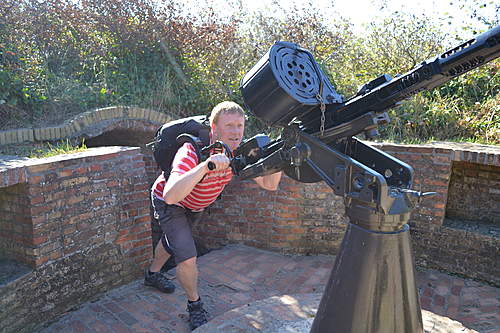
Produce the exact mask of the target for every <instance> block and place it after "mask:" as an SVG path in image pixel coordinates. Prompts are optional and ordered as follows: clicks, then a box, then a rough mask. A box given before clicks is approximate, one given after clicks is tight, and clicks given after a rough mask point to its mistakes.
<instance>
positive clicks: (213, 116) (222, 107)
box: [209, 101, 245, 125]
mask: <svg viewBox="0 0 500 333" xmlns="http://www.w3.org/2000/svg"><path fill="white" fill-rule="evenodd" d="M223 113H232V114H239V115H241V116H243V117H245V111H243V108H242V107H241V106H239V105H238V104H237V103H235V102H231V101H224V102H221V103H219V104H217V105H216V106H214V108H213V109H212V112H211V113H210V118H209V119H210V125H213V124H216V123H217V120H219V116H220V115H221V114H223Z"/></svg>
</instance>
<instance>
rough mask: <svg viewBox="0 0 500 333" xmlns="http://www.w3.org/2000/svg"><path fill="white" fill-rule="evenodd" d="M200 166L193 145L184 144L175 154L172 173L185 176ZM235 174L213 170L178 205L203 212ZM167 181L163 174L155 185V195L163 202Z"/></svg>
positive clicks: (227, 170) (230, 171)
mask: <svg viewBox="0 0 500 333" xmlns="http://www.w3.org/2000/svg"><path fill="white" fill-rule="evenodd" d="M196 165H198V157H197V156H196V151H195V150H194V147H193V145H191V144H190V143H187V142H186V143H184V145H183V146H182V147H181V148H179V150H178V151H177V153H176V154H175V157H174V161H173V162H172V171H171V174H172V173H174V172H175V173H178V174H184V173H186V172H188V171H189V170H191V169H192V168H194V167H195V166H196ZM232 177H233V172H232V170H231V168H227V169H226V170H222V171H219V170H211V171H208V172H207V173H206V174H205V177H203V179H202V180H201V181H200V182H199V183H198V184H196V185H195V187H194V188H193V190H192V191H191V192H190V193H189V194H188V195H187V196H186V197H185V198H184V199H183V200H181V201H179V202H178V203H177V204H178V205H180V206H182V207H184V208H187V209H190V210H192V211H201V210H203V209H204V208H206V207H208V206H209V205H210V204H211V203H212V202H214V201H215V199H217V197H218V196H219V194H220V193H221V192H222V190H224V187H225V186H226V185H227V184H228V183H229V182H230V181H231V178H232ZM165 184H166V180H165V176H164V174H163V172H162V173H161V175H160V176H159V177H158V178H157V179H156V181H155V183H154V184H153V193H154V195H155V196H156V197H157V198H159V199H161V200H163V189H164V188H165Z"/></svg>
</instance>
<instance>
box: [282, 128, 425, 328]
mask: <svg viewBox="0 0 500 333" xmlns="http://www.w3.org/2000/svg"><path fill="white" fill-rule="evenodd" d="M287 138H288V140H287ZM284 140H285V146H286V145H287V142H288V144H290V145H291V144H292V143H295V145H294V147H295V148H294V149H291V151H292V152H293V153H292V154H291V155H292V156H293V158H292V161H293V163H291V166H290V167H288V168H285V169H284V170H285V173H287V175H289V176H290V177H292V178H294V179H296V180H299V181H302V182H315V181H318V180H324V181H325V182H326V183H327V184H328V185H329V186H330V187H331V188H332V189H333V191H334V192H335V193H336V194H338V195H342V196H343V197H344V200H345V206H346V215H347V216H348V217H349V219H350V223H349V226H348V228H347V231H346V233H345V236H344V240H343V242H342V245H341V248H340V253H339V254H338V256H337V260H336V262H335V265H334V268H333V270H332V273H331V276H330V280H329V282H328V285H327V287H326V289H325V292H324V294H323V298H322V300H321V303H320V306H319V309H318V313H317V315H316V317H315V319H314V322H313V326H312V329H311V332H312V333H327V332H336V333H337V332H338V333H351V332H356V333H358V332H360V333H399V332H405V333H422V332H423V324H422V313H421V309H420V303H419V298H418V293H417V288H416V283H415V274H414V268H413V255H412V251H411V245H410V236H409V229H410V228H409V226H408V224H407V222H408V220H409V219H410V214H411V210H412V209H413V207H414V206H415V203H416V202H417V201H418V200H419V199H420V198H421V197H422V196H424V195H428V194H431V193H421V192H417V191H413V190H411V189H410V188H411V183H412V178H413V170H412V168H411V167H410V166H409V165H407V164H405V163H403V162H401V161H399V160H397V159H396V158H394V157H392V156H390V155H388V154H386V153H384V152H382V151H380V150H378V149H375V148H373V147H370V146H368V145H366V144H364V143H363V142H361V141H359V140H357V139H356V138H350V139H348V140H342V141H341V142H340V143H337V144H336V145H335V146H332V145H326V144H324V143H323V141H321V140H320V139H318V138H316V137H314V136H312V135H308V134H305V133H303V132H300V131H295V132H293V131H292V132H288V133H284ZM341 152H343V153H341Z"/></svg>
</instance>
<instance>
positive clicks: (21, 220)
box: [0, 147, 152, 332]
mask: <svg viewBox="0 0 500 333" xmlns="http://www.w3.org/2000/svg"><path fill="white" fill-rule="evenodd" d="M2 162H3V163H2V164H1V166H0V184H2V185H3V187H2V188H0V193H1V195H2V197H7V198H12V197H14V196H15V197H17V198H21V200H24V202H22V203H21V205H23V204H24V205H26V207H28V211H29V215H30V216H31V218H30V219H26V216H27V215H26V214H23V212H24V211H23V210H22V206H19V205H18V206H15V205H11V204H10V202H11V201H8V202H9V204H7V205H5V204H2V207H5V206H8V207H11V208H9V209H4V210H3V211H5V213H2V214H3V215H2V220H3V221H2V222H1V223H0V225H2V226H3V225H8V223H11V222H8V221H7V223H6V221H5V220H4V218H6V217H9V218H14V220H12V221H14V223H15V224H18V225H22V226H23V230H22V233H26V235H27V236H26V237H25V238H23V239H17V237H18V236H17V232H16V233H12V234H11V236H12V237H13V238H15V239H14V240H13V241H14V242H17V244H19V246H22V247H23V248H24V249H25V251H27V252H26V253H27V255H25V257H26V258H27V259H28V262H29V264H30V265H31V267H32V269H33V270H32V271H31V273H29V274H26V275H25V276H23V277H21V278H19V279H16V280H15V281H12V282H10V283H7V284H6V285H0V309H2V311H0V331H2V332H4V331H6V332H18V331H29V330H30V329H31V328H32V327H33V326H34V325H36V324H37V323H40V322H44V321H47V320H50V319H51V318H53V317H54V316H55V315H57V314H60V313H62V312H64V311H67V310H68V309H69V308H71V307H73V306H75V305H77V304H79V303H81V302H82V301H85V300H88V299H90V298H92V297H95V296H96V295H98V294H99V293H102V292H104V291H106V290H108V289H110V288H113V287H116V286H119V285H121V284H124V283H127V282H129V281H131V280H133V279H135V278H137V277H139V276H141V275H142V272H143V269H144V268H145V266H146V265H147V263H149V262H150V260H151V255H152V254H151V229H150V215H149V197H148V186H149V184H148V180H147V176H146V172H145V163H144V160H143V155H142V154H141V151H140V149H139V148H126V147H102V148H93V149H89V150H87V151H86V152H82V153H78V154H69V155H60V156H56V157H51V158H47V159H39V160H27V161H20V162H19V161H17V162H16V161H13V160H5V159H3V160H2ZM19 181H25V182H21V183H19ZM16 182H17V183H16ZM9 200H10V199H9ZM9 210H10V211H9ZM9 234H10V233H7V234H6V233H2V237H6V238H8V237H9ZM11 242H12V241H11ZM4 255H5V256H6V257H10V259H12V258H14V259H19V256H16V255H15V254H14V253H9V252H7V251H4ZM4 309H8V310H7V311H5V310H4ZM27 313H30V316H27V315H26V314H27Z"/></svg>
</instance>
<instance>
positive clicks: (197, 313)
mask: <svg viewBox="0 0 500 333" xmlns="http://www.w3.org/2000/svg"><path fill="white" fill-rule="evenodd" d="M187 311H188V312H189V327H190V328H191V331H193V330H195V329H196V328H198V327H200V326H201V325H203V324H206V323H207V322H208V320H207V311H205V309H203V303H202V302H201V300H198V301H196V302H193V303H189V302H188V305H187Z"/></svg>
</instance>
